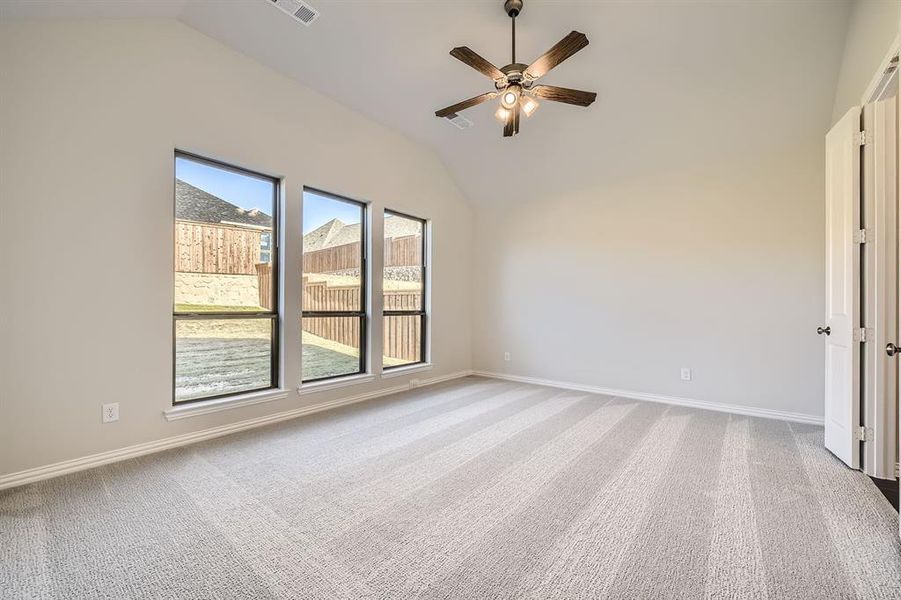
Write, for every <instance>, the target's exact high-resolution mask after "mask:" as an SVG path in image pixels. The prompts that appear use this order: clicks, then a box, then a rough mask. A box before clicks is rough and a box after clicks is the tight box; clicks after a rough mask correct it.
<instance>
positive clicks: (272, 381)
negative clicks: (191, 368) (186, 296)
mask: <svg viewBox="0 0 901 600" xmlns="http://www.w3.org/2000/svg"><path fill="white" fill-rule="evenodd" d="M179 158H182V159H186V160H190V161H193V162H197V163H201V164H205V165H209V166H211V167H215V168H217V169H222V170H224V171H231V172H233V173H237V174H239V175H244V176H247V177H254V178H256V179H262V180H264V181H268V182H271V183H272V231H271V246H272V247H271V250H270V264H271V265H272V304H273V307H272V309H271V310H268V311H227V312H223V311H219V312H190V311H177V310H175V306H176V304H175V284H174V275H175V270H174V269H173V270H172V274H173V285H172V294H173V295H172V406H184V405H186V404H192V403H195V402H205V401H207V400H220V399H222V398H229V397H232V396H241V395H244V394H253V393H258V392H264V391H268V390H273V389H279V388H280V385H279V383H280V381H281V374H280V369H279V366H280V365H281V340H280V335H279V334H280V333H281V293H280V292H281V281H280V279H279V271H280V265H281V251H280V248H281V244H280V242H279V240H280V234H281V210H280V206H279V204H280V202H279V201H280V199H281V184H282V182H281V179H280V178H278V177H274V176H272V175H266V174H265V173H260V172H259V171H254V170H251V169H245V168H243V167H238V166H235V165H231V164H228V163H224V162H222V161H219V160H215V159H212V158H207V157H205V156H200V155H198V154H193V153H191V152H185V151H182V150H178V149H176V150H175V153H174V158H173V162H172V164H173V173H172V212H173V214H172V217H173V218H172V225H173V229H172V231H173V235H174V232H175V222H176V220H177V219H176V215H175V202H176V198H175V180H176V176H175V161H176V160H178V159H179ZM226 319H269V321H270V323H271V327H272V336H271V346H270V350H269V357H270V365H269V375H270V377H269V386H268V387H261V388H253V389H247V390H239V391H235V392H228V393H225V394H214V395H211V396H201V397H199V398H189V399H187V400H176V397H175V395H176V391H177V387H176V374H177V370H178V363H177V362H176V361H177V343H178V339H177V337H176V336H177V326H178V321H189V320H191V321H196V320H226Z"/></svg>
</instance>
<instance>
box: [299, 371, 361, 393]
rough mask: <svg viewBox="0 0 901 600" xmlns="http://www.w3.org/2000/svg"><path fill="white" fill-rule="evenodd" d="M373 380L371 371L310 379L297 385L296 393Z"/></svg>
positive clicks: (322, 390) (313, 391)
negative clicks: (322, 378)
mask: <svg viewBox="0 0 901 600" xmlns="http://www.w3.org/2000/svg"><path fill="white" fill-rule="evenodd" d="M370 381H375V375H373V374H372V373H355V374H353V375H348V376H346V377H335V378H333V379H325V380H323V381H311V382H309V383H301V384H300V385H299V386H297V393H298V394H300V395H301V396H305V395H307V394H313V393H316V392H325V391H328V390H334V389H336V388H343V387H348V386H351V385H359V384H361V383H369V382H370Z"/></svg>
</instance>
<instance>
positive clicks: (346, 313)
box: [300, 185, 370, 386]
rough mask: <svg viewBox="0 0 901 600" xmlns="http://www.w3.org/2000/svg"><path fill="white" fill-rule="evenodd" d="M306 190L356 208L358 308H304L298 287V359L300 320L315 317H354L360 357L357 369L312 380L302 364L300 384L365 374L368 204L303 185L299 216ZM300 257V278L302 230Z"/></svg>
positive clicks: (366, 360) (367, 350) (366, 356)
mask: <svg viewBox="0 0 901 600" xmlns="http://www.w3.org/2000/svg"><path fill="white" fill-rule="evenodd" d="M307 192H310V193H312V194H316V195H317V196H324V197H326V198H329V199H331V200H335V201H337V202H344V203H345V204H351V205H357V206H359V207H360V310H304V308H303V302H304V291H303V285H301V290H300V335H301V342H300V345H301V361H303V331H304V330H303V320H304V319H315V318H330V317H331V318H335V317H344V318H356V319H358V321H359V327H360V360H359V368H358V369H357V370H356V371H354V372H352V373H340V374H337V375H327V376H325V377H315V378H313V379H304V377H303V364H302V363H301V369H300V384H301V386H304V385H310V384H313V383H320V382H323V381H332V380H335V379H343V378H345V377H358V376H360V375H366V374H368V373H369V369H368V365H369V218H370V217H369V204H368V203H367V202H363V201H362V200H354V199H353V198H348V197H347V196H341V195H340V194H334V193H332V192H326V191H325V190H321V189H319V188H314V187H310V186H306V185H305V186H303V189H302V195H301V207H300V210H301V215H303V210H304V203H305V202H306V194H307ZM300 238H301V248H300V253H301V260H300V277H301V281H303V276H304V275H305V272H304V270H303V253H304V249H303V233H302V232H301V236H300Z"/></svg>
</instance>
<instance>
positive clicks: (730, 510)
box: [0, 378, 901, 600]
mask: <svg viewBox="0 0 901 600" xmlns="http://www.w3.org/2000/svg"><path fill="white" fill-rule="evenodd" d="M897 531H898V515H897V513H895V512H894V510H893V509H892V508H891V506H890V505H889V503H888V502H887V501H886V500H885V498H883V497H882V495H881V494H880V493H879V491H878V490H877V489H876V488H875V487H874V486H873V484H872V483H871V482H870V481H869V480H868V479H867V477H865V476H864V475H862V474H860V473H857V472H853V471H851V470H849V469H847V468H845V467H844V466H843V465H841V464H840V463H839V462H838V461H837V460H835V459H834V458H832V456H831V455H830V454H829V453H827V452H826V451H825V450H824V449H823V431H822V429H821V428H818V427H811V426H805V425H795V424H788V423H784V422H780V421H768V420H761V419H751V418H745V417H739V416H730V415H726V414H721V413H714V412H703V411H697V410H689V409H684V408H679V407H672V406H666V405H662V404H652V403H642V402H633V401H625V400H620V399H615V398H608V397H602V396H593V395H590V394H584V393H576V392H567V391H561V390H555V389H550V388H543V387H535V386H526V385H518V384H512V383H505V382H499V381H491V380H485V379H478V378H467V379H463V380H458V381H455V382H450V383H446V384H441V385H437V386H432V387H428V388H422V389H419V390H414V391H411V392H408V393H404V394H401V395H398V396H394V397H391V398H384V399H380V400H375V401H371V402H368V403H365V404H361V405H356V406H351V407H346V408H344V409H340V410H336V411H332V412H329V413H321V414H319V415H316V416H313V417H309V418H305V419H299V420H295V421H290V422H285V423H280V424H277V425H273V426H270V427H267V428H263V429H257V430H254V431H249V432H244V433H241V434H237V435H233V436H230V437H226V438H219V439H217V440H213V441H210V442H206V443H203V444H200V445H194V446H190V447H186V448H182V449H178V450H173V451H169V452H166V453H163V454H157V455H153V456H148V457H143V458H139V459H135V460H131V461H128V462H123V463H118V464H114V465H110V466H107V467H102V468H99V469H95V470H92V471H87V472H82V473H78V474H74V475H70V476H66V477H62V478H58V479H54V480H50V481H46V482H42V483H37V484H33V485H29V486H25V487H22V488H17V489H13V490H7V491H6V492H0V559H2V562H0V597H2V598H4V599H12V598H67V599H68V598H109V599H114V600H120V599H126V598H239V599H242V598H254V599H257V598H363V597H366V598H419V597H424V598H455V599H456V598H479V599H487V598H561V599H563V598H566V599H569V598H580V597H586V598H653V599H657V598H670V597H672V598H676V597H679V598H702V597H709V598H811V599H825V598H867V599H869V598H901V544H899V540H898V534H897Z"/></svg>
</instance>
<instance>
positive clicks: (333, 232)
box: [303, 218, 422, 252]
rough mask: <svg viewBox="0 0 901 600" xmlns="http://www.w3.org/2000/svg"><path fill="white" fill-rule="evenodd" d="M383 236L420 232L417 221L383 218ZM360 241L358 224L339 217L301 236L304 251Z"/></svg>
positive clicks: (398, 235) (400, 235)
mask: <svg viewBox="0 0 901 600" xmlns="http://www.w3.org/2000/svg"><path fill="white" fill-rule="evenodd" d="M384 223H385V237H389V238H396V237H404V236H408V235H416V234H421V233H422V227H421V224H420V223H419V221H413V220H411V219H396V218H391V219H385V221H384ZM359 241H360V224H359V223H354V224H353V225H347V224H346V223H344V222H343V221H341V220H340V219H332V220H331V221H328V222H327V223H324V224H322V225H320V226H319V227H317V228H316V229H314V230H313V231H311V232H310V233H308V234H306V235H305V236H303V250H304V252H312V251H314V250H322V249H323V248H332V247H334V246H343V245H344V244H351V243H353V242H359Z"/></svg>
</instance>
